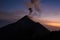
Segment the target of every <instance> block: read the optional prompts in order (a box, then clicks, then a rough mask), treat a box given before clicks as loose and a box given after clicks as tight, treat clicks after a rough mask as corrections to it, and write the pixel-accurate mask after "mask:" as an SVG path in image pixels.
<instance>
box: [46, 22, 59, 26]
mask: <svg viewBox="0 0 60 40" xmlns="http://www.w3.org/2000/svg"><path fill="white" fill-rule="evenodd" d="M45 24H46V25H49V26H54V27H60V23H53V22H50V23H45Z"/></svg>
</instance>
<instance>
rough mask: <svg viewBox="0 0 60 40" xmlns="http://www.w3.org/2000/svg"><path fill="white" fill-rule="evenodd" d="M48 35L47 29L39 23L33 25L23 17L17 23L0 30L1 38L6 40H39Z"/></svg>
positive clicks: (27, 18) (28, 19)
mask: <svg viewBox="0 0 60 40" xmlns="http://www.w3.org/2000/svg"><path fill="white" fill-rule="evenodd" d="M49 33H50V31H49V30H48V29H46V28H45V27H44V26H43V25H41V24H39V23H35V22H34V21H32V20H31V19H30V18H29V17H28V16H24V17H23V18H21V19H20V20H18V21H17V22H15V23H12V24H9V25H7V26H4V27H3V28H1V29H0V36H1V38H3V39H6V40H10V39H17V40H18V39H20V40H25V39H26V40H32V39H33V40H39V39H41V38H42V37H43V36H46V35H47V34H49Z"/></svg>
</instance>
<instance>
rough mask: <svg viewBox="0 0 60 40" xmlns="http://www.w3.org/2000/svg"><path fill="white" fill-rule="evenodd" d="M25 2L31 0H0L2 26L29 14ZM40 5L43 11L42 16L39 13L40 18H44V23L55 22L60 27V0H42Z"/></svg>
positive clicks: (0, 24) (0, 21)
mask: <svg viewBox="0 0 60 40" xmlns="http://www.w3.org/2000/svg"><path fill="white" fill-rule="evenodd" d="M25 2H30V0H0V27H1V26H4V25H7V24H8V23H12V22H14V21H17V20H19V19H20V18H21V17H22V16H24V15H25V14H28V8H27V7H26V5H25ZM39 5H40V8H41V11H42V12H41V14H40V13H39V14H40V15H41V16H38V15H37V16H38V19H41V20H44V22H43V23H45V24H46V25H49V24H50V25H52V24H53V26H59V27H60V0H40V4H39ZM34 16H36V15H34ZM46 21H48V22H47V23H46Z"/></svg>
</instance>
